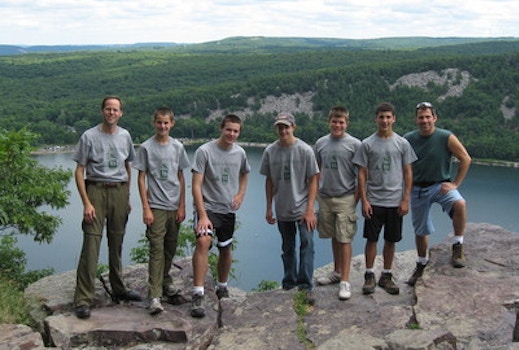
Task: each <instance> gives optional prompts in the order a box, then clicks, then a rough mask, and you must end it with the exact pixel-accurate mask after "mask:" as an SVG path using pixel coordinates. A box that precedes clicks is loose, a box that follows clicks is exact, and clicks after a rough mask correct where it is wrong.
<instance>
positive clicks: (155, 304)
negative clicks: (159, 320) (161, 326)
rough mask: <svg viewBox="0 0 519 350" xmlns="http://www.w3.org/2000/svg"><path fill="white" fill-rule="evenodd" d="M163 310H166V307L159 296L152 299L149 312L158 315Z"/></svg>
mask: <svg viewBox="0 0 519 350" xmlns="http://www.w3.org/2000/svg"><path fill="white" fill-rule="evenodd" d="M162 311H164V308H163V307H162V305H161V304H160V299H159V298H153V299H151V301H150V306H149V307H148V312H149V313H150V315H156V314H160V313H161V312H162Z"/></svg>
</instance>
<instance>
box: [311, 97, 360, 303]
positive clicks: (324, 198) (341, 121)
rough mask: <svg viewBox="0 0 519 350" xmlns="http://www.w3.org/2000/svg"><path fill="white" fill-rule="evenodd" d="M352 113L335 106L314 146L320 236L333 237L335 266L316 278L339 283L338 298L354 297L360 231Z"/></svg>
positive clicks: (322, 281)
mask: <svg viewBox="0 0 519 350" xmlns="http://www.w3.org/2000/svg"><path fill="white" fill-rule="evenodd" d="M349 121H350V114H349V111H348V109H347V108H345V107H343V106H335V107H333V108H332V109H331V110H330V112H329V114H328V127H329V130H330V133H328V134H327V135H325V136H323V137H321V138H319V139H318V140H317V142H316V143H315V146H314V151H315V157H316V158H317V163H318V164H319V170H320V171H321V173H320V175H319V196H318V199H317V200H318V203H319V216H318V223H317V231H319V237H321V238H331V241H332V253H333V262H334V269H333V271H332V272H331V273H330V274H328V275H326V276H321V277H320V278H318V279H317V283H318V284H320V285H326V284H331V283H339V299H340V300H347V299H349V298H350V297H351V285H350V282H349V275H350V265H351V255H352V248H351V242H352V241H353V238H354V236H355V233H356V232H357V214H356V207H357V201H358V199H359V195H358V190H357V181H356V178H357V166H356V165H355V164H354V163H353V157H354V156H355V153H357V150H358V148H359V147H360V144H361V142H360V140H359V139H357V138H355V137H353V136H351V135H350V134H348V133H347V132H346V131H347V128H348V124H349Z"/></svg>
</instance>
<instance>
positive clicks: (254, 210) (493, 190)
mask: <svg viewBox="0 0 519 350" xmlns="http://www.w3.org/2000/svg"><path fill="white" fill-rule="evenodd" d="M262 151H263V150H262V149H258V148H247V154H248V156H249V161H250V163H251V167H252V172H251V174H250V178H249V185H248V189H247V195H246V197H245V201H244V203H243V205H242V207H241V209H240V210H239V211H238V213H237V216H238V220H239V222H240V227H239V229H238V230H237V231H236V233H235V236H236V238H237V240H238V245H237V249H236V250H235V252H234V258H235V259H236V260H237V263H235V264H234V265H233V267H234V268H235V270H236V279H233V280H231V281H229V283H230V285H231V286H235V287H239V288H241V289H243V290H246V291H249V290H251V289H253V288H255V287H257V286H258V284H259V283H260V282H261V281H262V280H270V281H277V282H280V281H281V278H282V275H283V273H282V271H283V266H282V263H281V239H280V236H279V233H278V231H277V226H276V225H273V226H271V225H269V224H267V223H266V221H265V219H264V216H265V195H264V182H265V178H264V177H263V176H262V175H260V174H259V172H258V171H259V163H260V159H261V154H262ZM193 152H194V150H193V149H190V148H188V154H189V157H190V159H191V160H192V159H193ZM35 157H36V159H37V160H38V161H39V162H40V163H41V164H43V165H45V166H47V167H55V166H62V167H63V168H68V169H73V168H75V163H74V162H73V161H72V155H71V154H66V153H65V154H63V153H62V154H49V155H38V156H35ZM185 175H186V184H188V189H187V191H186V194H187V196H186V197H187V198H186V199H187V203H186V205H187V208H188V212H187V214H188V215H187V219H186V220H188V219H191V218H192V212H191V210H190V208H192V199H191V186H190V183H191V175H190V172H189V171H188V169H186V171H185ZM136 178H137V177H136V176H135V175H134V176H133V179H132V180H133V181H132V184H131V185H132V190H131V193H132V195H131V202H132V208H133V211H132V213H131V214H130V218H129V221H128V226H127V231H126V237H125V241H124V246H123V263H124V264H125V265H127V264H131V263H132V262H131V260H130V258H129V252H130V249H131V248H132V247H135V246H136V245H137V241H138V240H139V239H140V238H141V237H142V235H143V233H144V230H145V227H144V224H143V223H142V209H141V204H140V199H139V194H138V191H137V181H136ZM69 189H70V191H71V196H70V205H69V206H67V207H66V208H64V209H62V210H59V211H53V212H54V213H55V214H57V215H59V216H61V218H62V220H63V223H62V225H61V226H60V227H59V229H58V232H57V233H56V234H55V236H54V239H53V241H52V243H51V244H38V243H36V242H34V241H33V240H32V239H31V238H30V237H27V236H18V245H19V247H20V248H21V249H23V250H24V251H25V252H26V254H27V269H28V270H34V269H42V268H48V267H52V268H54V269H55V271H56V272H57V273H59V272H64V271H68V270H74V269H75V268H76V266H77V261H78V257H79V253H80V249H81V244H82V232H81V218H82V212H83V207H82V204H81V201H80V199H79V195H78V193H77V190H76V186H75V183H74V181H73V180H72V181H71V182H70V184H69ZM460 190H461V192H462V194H463V195H464V197H465V198H466V200H467V205H468V221H469V222H473V223H491V224H496V225H499V226H502V227H504V228H505V229H507V230H509V231H512V232H519V215H518V213H519V212H518V210H517V206H518V204H519V169H517V168H506V167H490V166H480V165H473V166H472V167H471V169H470V171H469V174H468V176H467V178H466V180H465V181H464V183H463V185H462V187H461V189H460ZM359 207H360V205H359ZM358 211H359V210H358ZM359 216H360V211H359ZM433 218H434V223H435V227H436V233H435V234H434V235H432V236H431V237H430V243H431V244H435V243H439V242H442V241H443V240H444V239H445V238H446V236H447V234H449V233H451V232H452V229H451V225H450V220H449V219H448V217H447V216H446V215H445V214H444V213H442V212H441V209H440V207H439V206H435V207H434V208H433ZM362 224H363V220H362V219H361V220H360V221H359V225H358V230H357V235H356V237H355V240H354V242H353V255H358V254H363V251H364V243H365V240H364V238H362ZM403 236H404V238H403V240H402V241H401V242H399V243H398V244H397V250H398V251H405V250H409V249H414V234H413V231H412V227H411V216H410V215H407V216H406V217H405V219H404V232H403ZM466 239H468V240H469V239H470V237H466ZM380 249H381V242H379V253H380ZM331 261H332V255H331V248H330V241H329V240H324V239H320V238H318V237H317V235H316V236H315V267H316V268H317V267H320V266H323V265H326V264H328V263H330V262H331ZM100 262H101V263H104V264H107V247H106V237H104V238H103V245H102V247H101V254H100Z"/></svg>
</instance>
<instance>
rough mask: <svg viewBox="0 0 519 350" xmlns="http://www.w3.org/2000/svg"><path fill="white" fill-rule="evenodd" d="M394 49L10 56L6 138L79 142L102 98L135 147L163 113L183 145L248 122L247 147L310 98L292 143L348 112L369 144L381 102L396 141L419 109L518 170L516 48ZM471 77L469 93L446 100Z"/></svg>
mask: <svg viewBox="0 0 519 350" xmlns="http://www.w3.org/2000/svg"><path fill="white" fill-rule="evenodd" d="M387 40H388V42H389V43H392V44H393V46H394V48H391V46H389V45H386V46H384V45H382V43H383V42H384V41H383V39H380V41H377V42H373V41H366V43H365V44H364V45H362V43H361V42H360V41H356V42H355V45H352V44H351V43H349V42H347V41H343V42H339V41H337V40H328V41H327V40H324V39H322V40H320V41H312V42H310V41H308V40H307V41H305V42H304V44H302V42H301V40H296V41H294V40H290V39H286V40H285V41H283V40H280V39H276V40H274V39H272V40H268V39H265V38H262V39H261V40H259V39H258V38H233V39H228V40H225V41H221V42H212V43H208V44H206V45H203V44H198V45H193V47H190V46H181V47H177V46H175V47H169V46H166V47H162V46H151V47H145V48H131V49H121V48H118V49H112V50H108V49H104V50H86V51H74V52H60V53H57V52H55V53H32V54H24V55H13V56H3V57H0V96H2V99H1V101H2V103H1V105H0V128H1V129H7V130H18V129H20V128H22V127H24V126H26V127H27V128H28V129H29V130H31V131H33V132H36V133H38V134H40V135H41V138H40V141H39V142H40V145H59V144H73V143H75V142H76V141H77V138H78V137H79V135H80V134H81V133H82V132H83V131H84V130H85V129H87V128H89V127H91V126H93V125H95V124H96V123H98V122H99V121H100V120H101V116H100V114H99V107H100V106H99V104H100V102H101V100H102V98H103V97H104V96H105V95H112V94H114V95H118V96H121V97H122V98H123V100H124V102H125V107H124V113H125V114H124V117H123V119H121V125H122V126H124V127H126V128H127V129H129V131H130V132H131V134H132V136H133V138H134V141H135V142H136V143H139V142H142V141H144V140H145V139H146V138H148V137H149V136H151V135H152V134H153V129H152V126H151V117H152V114H153V111H154V109H155V108H156V107H159V106H168V107H171V108H172V109H173V110H174V111H175V114H176V115H177V117H178V120H177V124H176V126H175V128H174V130H173V136H175V137H179V138H180V137H186V138H207V137H214V136H216V135H217V134H218V118H216V119H214V118H209V116H210V115H213V116H214V112H215V111H219V112H220V115H224V114H225V113H229V112H240V113H241V115H244V116H246V120H245V126H244V129H243V132H242V135H241V138H240V139H241V140H242V141H254V142H270V141H272V140H273V139H274V138H275V134H274V130H273V128H272V120H273V117H274V115H275V114H276V112H279V111H276V110H270V111H268V112H263V113H260V107H261V106H262V101H263V99H264V98H266V97H267V96H275V97H280V96H282V95H293V94H305V93H311V95H312V100H311V102H312V110H311V112H309V113H295V114H296V117H297V122H298V129H297V130H296V134H297V135H298V136H299V137H301V138H303V139H304V140H306V141H307V142H309V143H313V142H314V141H315V140H316V139H317V138H318V137H319V136H321V135H323V134H324V133H326V131H327V128H326V114H327V111H328V110H329V108H330V107H332V106H333V105H336V104H342V105H345V106H347V107H348V108H349V109H350V114H351V125H350V128H349V131H350V133H352V134H353V135H355V136H357V137H359V138H364V137H366V136H368V135H369V134H371V133H372V132H373V131H374V129H375V124H374V115H373V113H374V107H375V105H376V104H377V103H379V102H382V101H390V102H392V103H393V104H394V105H395V106H396V109H397V118H398V120H397V124H396V126H395V127H396V131H397V132H399V133H404V132H405V131H408V130H411V129H413V128H414V124H413V113H414V106H415V105H416V103H417V102H419V101H424V100H427V101H431V102H433V103H434V104H435V105H436V106H437V108H438V113H439V117H440V119H439V121H438V126H440V127H445V128H449V129H451V130H453V131H454V132H455V133H456V134H457V135H458V136H459V137H460V139H461V140H462V141H463V142H464V143H465V145H466V146H467V148H468V149H469V152H470V153H471V155H472V156H473V157H475V158H492V159H500V160H511V161H519V142H517V141H518V129H519V115H518V113H519V112H517V111H516V107H517V106H518V105H519V40H511V39H507V40H484V41H476V40H468V41H466V42H461V43H458V41H456V42H455V43H452V42H446V41H445V40H443V41H441V39H437V41H435V40H434V39H429V40H427V41H424V40H419V39H418V38H415V39H413V40H412V39H410V38H404V39H400V41H398V39H395V38H393V39H387ZM258 42H260V43H261V45H260V44H258ZM419 43H422V45H419ZM375 44H376V45H375ZM439 44H444V45H439ZM426 72H436V73H437V74H439V75H442V74H443V75H445V74H447V75H450V76H449V78H450V79H449V83H447V82H438V81H434V80H432V81H425V83H424V84H422V85H420V82H424V81H421V79H425V78H423V77H425V76H426V75H424V73H426ZM445 72H450V73H445ZM410 74H422V75H417V76H415V84H414V85H413V84H411V85H409V84H408V85H406V84H396V83H397V82H398V81H399V79H400V78H402V77H405V76H408V75H410ZM467 76H468V78H466V77H467ZM464 79H465V80H466V82H467V84H466V85H465V86H463V88H462V89H461V94H449V93H447V92H448V91H450V90H449V89H451V88H452V85H454V86H456V85H457V84H460V85H461V83H462V82H463V81H464ZM467 79H468V80H467Z"/></svg>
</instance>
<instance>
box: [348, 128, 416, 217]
mask: <svg viewBox="0 0 519 350" xmlns="http://www.w3.org/2000/svg"><path fill="white" fill-rule="evenodd" d="M416 159H417V157H416V154H415V153H414V151H413V148H412V147H411V145H410V144H409V142H408V141H407V140H406V139H404V138H403V137H402V136H400V135H398V134H396V133H393V136H392V137H390V138H381V137H379V136H378V135H377V134H376V133H374V134H372V135H371V136H369V137H368V138H366V139H364V140H363V141H362V144H361V146H360V148H359V151H358V152H357V153H356V154H355V157H353V162H354V163H355V164H357V165H359V166H362V167H366V168H367V169H368V179H367V196H368V201H369V202H370V203H371V204H372V205H377V206H381V207H389V208H391V207H398V205H399V204H400V201H401V200H402V194H403V190H404V176H403V170H402V169H403V167H404V165H407V164H411V163H413V162H414V161H415V160H416Z"/></svg>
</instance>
